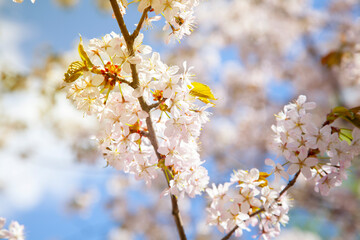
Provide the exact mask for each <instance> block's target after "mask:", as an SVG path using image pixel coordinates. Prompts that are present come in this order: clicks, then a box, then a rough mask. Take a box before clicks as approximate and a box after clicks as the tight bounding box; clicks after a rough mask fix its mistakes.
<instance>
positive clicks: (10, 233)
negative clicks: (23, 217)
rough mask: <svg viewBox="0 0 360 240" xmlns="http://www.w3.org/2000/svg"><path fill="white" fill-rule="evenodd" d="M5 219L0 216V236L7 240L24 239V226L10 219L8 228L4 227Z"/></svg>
mask: <svg viewBox="0 0 360 240" xmlns="http://www.w3.org/2000/svg"><path fill="white" fill-rule="evenodd" d="M5 222H6V219H5V218H0V238H1V239H9V240H24V239H25V237H24V226H23V225H20V224H19V223H18V222H17V221H12V222H11V223H10V225H9V229H8V230H7V229H4V225H5Z"/></svg>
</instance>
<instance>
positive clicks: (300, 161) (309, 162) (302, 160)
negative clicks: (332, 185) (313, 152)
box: [287, 147, 318, 179]
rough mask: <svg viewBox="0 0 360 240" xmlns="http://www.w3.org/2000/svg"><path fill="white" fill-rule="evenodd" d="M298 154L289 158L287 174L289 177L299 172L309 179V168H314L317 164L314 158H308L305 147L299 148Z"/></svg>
mask: <svg viewBox="0 0 360 240" xmlns="http://www.w3.org/2000/svg"><path fill="white" fill-rule="evenodd" d="M299 150H300V153H299V155H298V156H294V157H291V158H290V159H289V162H290V163H291V165H290V167H289V168H288V170H287V171H288V173H289V174H290V175H293V174H295V173H296V172H298V171H299V170H300V171H301V173H302V174H303V175H304V176H305V177H306V178H307V179H309V178H311V176H312V174H311V169H310V168H311V167H313V166H315V165H316V164H317V162H318V160H317V159H316V158H313V157H309V158H308V149H307V148H305V147H301V148H300V149H299Z"/></svg>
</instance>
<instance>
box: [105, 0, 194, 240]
mask: <svg viewBox="0 0 360 240" xmlns="http://www.w3.org/2000/svg"><path fill="white" fill-rule="evenodd" d="M110 3H111V6H112V8H113V11H114V14H115V17H116V20H117V22H118V25H119V27H120V30H121V33H122V35H123V36H124V40H125V42H126V47H127V49H128V51H129V54H130V56H134V55H135V53H134V46H133V44H134V38H136V36H137V35H138V34H139V32H140V29H141V25H142V24H143V22H144V20H145V17H146V15H147V12H148V11H149V10H150V9H151V7H148V8H146V9H145V10H144V12H143V15H142V17H141V19H140V21H139V24H138V26H137V28H136V29H135V31H134V33H133V34H132V35H129V31H128V30H127V27H126V25H125V21H124V18H123V16H122V14H121V13H120V8H119V5H118V4H117V2H116V0H110ZM130 69H131V76H132V79H133V81H132V82H131V83H130V84H129V85H130V86H131V87H133V88H134V89H136V88H138V87H139V85H140V81H139V75H138V72H137V69H136V65H135V64H130ZM138 100H139V103H140V106H141V108H142V110H144V111H145V112H147V113H148V114H149V116H148V117H147V118H146V125H147V128H148V138H149V140H150V142H151V144H152V146H153V148H154V151H155V153H156V156H157V158H158V160H160V159H161V155H160V153H159V152H158V148H159V144H158V142H157V138H156V133H155V130H154V127H153V124H152V120H151V117H150V110H151V108H150V106H149V105H148V104H147V103H146V102H145V100H144V98H143V97H142V96H141V97H139V98H138ZM164 174H165V172H164ZM167 183H168V185H169V181H168V180H167ZM170 196H171V204H172V215H173V217H174V220H175V223H176V227H177V230H178V233H179V237H180V239H181V240H186V239H187V238H186V234H185V230H184V226H183V223H182V220H181V216H180V211H179V206H178V202H177V199H176V196H174V195H172V194H170Z"/></svg>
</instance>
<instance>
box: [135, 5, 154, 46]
mask: <svg viewBox="0 0 360 240" xmlns="http://www.w3.org/2000/svg"><path fill="white" fill-rule="evenodd" d="M150 10H151V6H149V7H147V8H145V9H144V12H143V14H142V16H141V18H140V20H139V23H138V25H137V26H136V29H135V30H134V32H133V33H132V34H131V37H132V38H133V39H134V40H135V38H136V37H137V36H138V35H139V33H140V30H141V28H142V25H143V24H144V21H145V19H146V18H147V17H148V16H147V15H148V12H149V11H150Z"/></svg>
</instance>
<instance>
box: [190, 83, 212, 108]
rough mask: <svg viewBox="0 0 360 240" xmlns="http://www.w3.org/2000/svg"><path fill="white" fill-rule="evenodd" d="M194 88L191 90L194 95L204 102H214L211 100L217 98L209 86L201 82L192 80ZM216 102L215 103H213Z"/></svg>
mask: <svg viewBox="0 0 360 240" xmlns="http://www.w3.org/2000/svg"><path fill="white" fill-rule="evenodd" d="M191 85H192V87H193V88H192V89H191V90H190V94H191V95H193V96H194V97H197V98H198V99H199V100H200V101H202V102H204V103H212V102H210V100H217V99H216V98H215V97H214V95H213V93H212V92H211V89H210V87H209V86H207V85H206V84H203V83H199V82H192V83H191ZM189 87H190V86H189ZM212 104H214V103H212Z"/></svg>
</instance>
